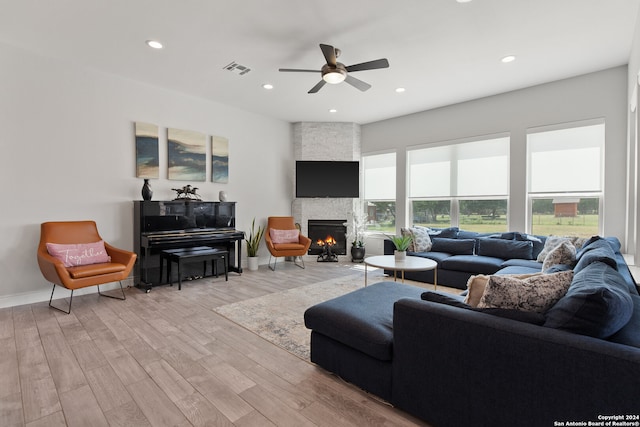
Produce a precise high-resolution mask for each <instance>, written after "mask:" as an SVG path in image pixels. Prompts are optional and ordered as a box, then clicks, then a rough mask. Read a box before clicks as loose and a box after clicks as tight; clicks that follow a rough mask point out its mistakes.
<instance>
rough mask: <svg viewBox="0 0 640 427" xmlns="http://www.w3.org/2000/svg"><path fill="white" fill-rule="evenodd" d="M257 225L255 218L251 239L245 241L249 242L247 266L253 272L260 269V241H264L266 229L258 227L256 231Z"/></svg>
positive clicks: (252, 224)
mask: <svg viewBox="0 0 640 427" xmlns="http://www.w3.org/2000/svg"><path fill="white" fill-rule="evenodd" d="M255 225H256V219H255V218H253V222H252V223H251V232H250V233H249V238H246V239H244V241H245V242H247V264H248V267H249V270H251V271H255V270H257V269H258V248H259V247H260V240H262V236H263V234H264V227H262V226H258V229H257V230H256V229H255Z"/></svg>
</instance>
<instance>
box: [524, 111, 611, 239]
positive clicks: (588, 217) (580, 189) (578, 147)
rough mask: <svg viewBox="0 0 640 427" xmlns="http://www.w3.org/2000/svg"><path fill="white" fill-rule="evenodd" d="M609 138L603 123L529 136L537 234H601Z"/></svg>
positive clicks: (530, 188)
mask: <svg viewBox="0 0 640 427" xmlns="http://www.w3.org/2000/svg"><path fill="white" fill-rule="evenodd" d="M604 137H605V127H604V122H603V121H599V122H592V123H589V124H587V125H582V126H573V127H566V126H565V127H564V128H555V129H553V128H552V129H549V128H547V129H542V130H530V131H529V132H528V133H527V172H528V191H529V194H528V197H529V225H530V230H531V233H533V234H542V235H550V234H555V235H571V236H583V237H589V236H592V235H596V234H600V229H601V225H600V224H601V222H602V221H601V215H600V212H601V210H602V209H601V206H602V195H603V194H602V193H603V191H602V188H603V184H602V181H603V176H604V174H603V169H604V166H603V163H604V162H603V160H604V156H603V153H604ZM585 171H587V173H585Z"/></svg>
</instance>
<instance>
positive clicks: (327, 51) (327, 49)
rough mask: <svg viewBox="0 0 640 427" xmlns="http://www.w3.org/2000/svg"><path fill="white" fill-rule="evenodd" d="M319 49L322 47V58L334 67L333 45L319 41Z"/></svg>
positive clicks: (334, 53)
mask: <svg viewBox="0 0 640 427" xmlns="http://www.w3.org/2000/svg"><path fill="white" fill-rule="evenodd" d="M320 49H322V54H323V55H324V59H326V60H327V64H329V65H331V66H333V67H335V66H336V62H337V59H336V50H335V49H334V47H333V46H330V45H328V44H322V43H320Z"/></svg>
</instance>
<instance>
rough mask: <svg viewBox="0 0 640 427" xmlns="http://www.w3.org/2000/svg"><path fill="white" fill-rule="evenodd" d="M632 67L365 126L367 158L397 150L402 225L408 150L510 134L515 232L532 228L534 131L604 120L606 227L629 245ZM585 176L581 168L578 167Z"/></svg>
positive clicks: (401, 222) (511, 220) (511, 221)
mask: <svg viewBox="0 0 640 427" xmlns="http://www.w3.org/2000/svg"><path fill="white" fill-rule="evenodd" d="M627 79H628V75H627V67H626V66H620V67H616V68H612V69H608V70H603V71H600V72H596V73H591V74H586V75H582V76H577V77H574V78H570V79H565V80H560V81H556V82H552V83H547V84H543V85H539V86H534V87H530V88H526V89H522V90H517V91H513V92H508V93H504V94H500V95H496V96H491V97H487V98H482V99H477V100H473V101H469V102H464V103H460V104H456V105H451V106H447V107H443V108H438V109H434V110H429V111H424V112H420V113H416V114H411V115H407V116H403V117H397V118H394V119H389V120H384V121H380V122H375V123H370V124H367V125H363V126H362V153H363V154H367V153H374V152H378V151H384V150H389V149H396V150H397V176H398V179H397V189H396V198H397V200H398V206H397V207H396V209H397V214H398V215H397V218H398V222H399V224H397V226H398V227H400V226H404V225H405V223H404V221H406V206H405V204H404V203H403V201H404V200H405V181H406V180H405V176H406V167H405V165H406V150H407V147H410V146H413V145H422V144H429V143H436V142H442V141H448V140H456V139H462V138H469V137H476V136H482V135H492V134H500V133H505V132H506V133H509V134H510V136H511V150H510V171H511V173H510V174H511V177H510V182H509V188H510V196H509V229H511V230H521V231H525V230H526V223H525V214H526V209H527V201H526V174H525V172H526V168H525V165H526V145H525V141H526V131H527V129H528V128H531V127H536V126H545V125H553V124H560V123H566V122H573V121H581V120H586V119H594V118H601V117H602V118H604V119H605V121H606V136H605V137H606V146H605V200H604V212H603V215H604V230H603V233H604V234H606V235H611V236H617V237H618V238H620V240H621V241H622V242H623V244H624V242H625V238H626V236H625V221H624V220H625V203H626V198H627V194H626V187H627V186H626V159H627V154H626V150H627V113H626V111H627V108H626V105H627V89H626V88H627ZM572 167H574V168H575V170H576V173H581V172H583V171H581V169H580V165H579V164H577V165H573V166H572Z"/></svg>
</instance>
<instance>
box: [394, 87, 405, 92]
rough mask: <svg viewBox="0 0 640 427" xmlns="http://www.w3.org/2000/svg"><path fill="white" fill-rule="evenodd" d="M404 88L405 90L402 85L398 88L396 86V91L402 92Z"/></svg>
mask: <svg viewBox="0 0 640 427" xmlns="http://www.w3.org/2000/svg"><path fill="white" fill-rule="evenodd" d="M405 90H406V89H405V88H403V87H398V88H396V92H398V93H402V92H404V91H405Z"/></svg>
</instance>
